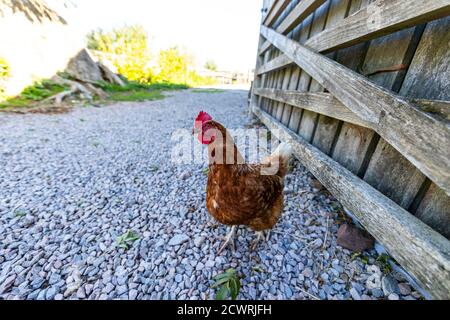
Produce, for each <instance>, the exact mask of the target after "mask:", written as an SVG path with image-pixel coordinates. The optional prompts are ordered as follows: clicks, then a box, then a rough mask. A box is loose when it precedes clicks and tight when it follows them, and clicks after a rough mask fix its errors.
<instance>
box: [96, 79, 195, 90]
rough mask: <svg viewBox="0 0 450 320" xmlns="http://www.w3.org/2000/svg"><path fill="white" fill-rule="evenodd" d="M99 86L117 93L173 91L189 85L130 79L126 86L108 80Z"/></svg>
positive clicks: (186, 87)
mask: <svg viewBox="0 0 450 320" xmlns="http://www.w3.org/2000/svg"><path fill="white" fill-rule="evenodd" d="M98 86H99V87H100V88H102V89H103V90H105V91H106V92H109V93H117V92H129V91H161V90H164V91H171V90H183V89H188V88H189V87H188V86H187V85H185V84H177V83H167V82H163V83H152V84H146V83H139V82H136V81H129V82H127V83H126V84H125V86H123V87H122V86H119V85H117V84H111V83H106V82H100V83H98Z"/></svg>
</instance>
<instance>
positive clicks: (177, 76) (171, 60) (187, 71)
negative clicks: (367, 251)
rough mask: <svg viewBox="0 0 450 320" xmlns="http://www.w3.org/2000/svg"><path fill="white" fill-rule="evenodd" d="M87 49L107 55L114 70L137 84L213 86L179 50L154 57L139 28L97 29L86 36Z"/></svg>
mask: <svg viewBox="0 0 450 320" xmlns="http://www.w3.org/2000/svg"><path fill="white" fill-rule="evenodd" d="M87 41H88V48H89V49H92V50H97V51H102V52H104V53H107V54H110V57H111V58H110V59H109V60H111V62H112V63H113V64H114V66H115V67H116V68H117V71H118V72H119V73H120V74H122V75H124V76H125V77H126V78H127V79H129V80H131V81H138V82H140V83H147V84H151V83H159V82H168V83H177V84H186V85H189V86H197V85H208V84H214V82H215V81H214V80H213V79H212V78H208V77H202V76H201V75H199V74H198V73H197V72H196V71H195V70H194V62H193V59H192V58H191V56H190V55H189V54H188V53H186V52H184V51H182V50H180V49H179V48H178V47H173V48H169V49H166V50H160V51H159V52H157V53H156V54H154V55H153V52H152V51H151V48H150V47H149V41H148V36H147V33H146V32H145V30H144V28H143V27H142V26H139V25H134V26H124V27H121V28H116V29H113V30H111V31H108V32H107V31H104V30H101V29H99V30H96V31H93V32H91V33H89V34H88V37H87Z"/></svg>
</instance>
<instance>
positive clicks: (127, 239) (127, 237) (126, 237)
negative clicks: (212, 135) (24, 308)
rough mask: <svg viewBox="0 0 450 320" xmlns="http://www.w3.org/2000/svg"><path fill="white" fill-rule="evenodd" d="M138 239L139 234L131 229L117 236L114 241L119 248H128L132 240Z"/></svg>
mask: <svg viewBox="0 0 450 320" xmlns="http://www.w3.org/2000/svg"><path fill="white" fill-rule="evenodd" d="M136 240H139V236H138V235H137V234H136V233H134V232H133V231H131V230H128V231H127V232H125V233H124V234H123V235H121V236H119V237H117V240H116V243H117V246H118V247H119V248H123V249H128V248H129V247H130V246H131V245H132V244H133V242H135V241H136Z"/></svg>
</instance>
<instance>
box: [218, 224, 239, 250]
mask: <svg viewBox="0 0 450 320" xmlns="http://www.w3.org/2000/svg"><path fill="white" fill-rule="evenodd" d="M236 229H237V226H232V227H231V231H230V233H228V235H227V236H226V238H225V242H224V244H223V245H222V246H221V247H220V249H219V252H218V253H217V255H219V254H221V253H222V251H223V249H225V247H226V246H227V245H229V244H231V247H232V248H233V251H235V250H236V246H235V244H234V237H235V235H236Z"/></svg>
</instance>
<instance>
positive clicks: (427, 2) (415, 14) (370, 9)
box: [305, 0, 450, 52]
mask: <svg viewBox="0 0 450 320" xmlns="http://www.w3.org/2000/svg"><path fill="white" fill-rule="evenodd" d="M449 14H450V0H410V1H404V0H391V1H384V0H383V1H380V0H378V1H375V2H372V3H371V4H369V5H368V6H367V7H366V8H364V9H363V10H361V11H360V12H358V13H356V14H354V15H351V16H349V17H347V18H346V19H344V20H343V21H342V23H340V24H339V25H337V26H336V27H334V28H331V29H328V30H324V31H323V32H322V33H321V34H319V35H317V36H315V37H312V38H311V39H309V40H308V42H307V43H306V44H305V45H306V46H308V47H311V48H314V49H315V50H317V51H319V52H326V51H331V50H336V49H339V48H342V47H348V46H351V45H353V44H355V43H358V42H363V41H366V40H368V39H373V38H374V35H376V37H381V36H383V35H386V34H389V33H392V32H394V31H397V30H401V29H404V28H407V27H410V26H415V25H418V24H421V23H424V22H427V21H430V20H435V19H439V18H442V17H445V16H447V15H449Z"/></svg>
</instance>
